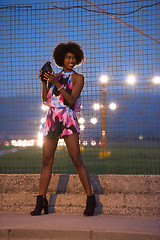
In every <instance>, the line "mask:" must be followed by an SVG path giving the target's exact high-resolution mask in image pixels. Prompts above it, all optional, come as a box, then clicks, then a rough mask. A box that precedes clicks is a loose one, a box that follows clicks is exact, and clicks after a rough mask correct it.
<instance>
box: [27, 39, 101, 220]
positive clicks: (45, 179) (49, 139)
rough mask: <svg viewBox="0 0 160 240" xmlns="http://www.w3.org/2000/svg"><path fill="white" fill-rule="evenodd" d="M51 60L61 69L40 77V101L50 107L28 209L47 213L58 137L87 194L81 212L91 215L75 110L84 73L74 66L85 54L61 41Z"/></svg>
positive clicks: (91, 200) (92, 203)
mask: <svg viewBox="0 0 160 240" xmlns="http://www.w3.org/2000/svg"><path fill="white" fill-rule="evenodd" d="M53 59H54V61H55V63H56V65H57V66H58V67H62V68H63V70H62V71H61V72H60V73H58V74H54V73H49V72H48V73H45V74H44V76H43V80H45V81H42V85H43V90H42V100H43V102H44V104H46V105H48V106H49V107H50V108H49V110H48V112H47V114H46V117H45V123H44V124H43V125H42V129H41V131H42V133H43V136H44V137H43V165H42V170H41V175H40V183H39V195H38V196H37V203H36V207H35V209H34V211H32V212H31V215H32V216H35V215H40V214H41V211H42V209H44V212H45V214H47V213H48V201H47V199H46V193H47V189H48V185H49V182H50V179H51V174H52V165H53V161H54V154H55V151H56V148H57V144H58V139H59V138H62V137H63V138H64V141H65V143H66V146H67V149H68V152H69V155H70V157H71V159H72V162H73V164H74V166H75V167H76V169H77V172H78V175H79V178H80V180H81V182H82V185H83V187H84V190H85V193H86V194H87V204H86V209H85V211H84V213H83V214H84V215H85V216H92V215H93V214H94V209H95V205H96V201H95V196H94V194H93V193H92V188H91V184H90V180H89V175H88V172H87V169H86V167H85V165H84V163H83V161H82V157H81V153H80V147H79V133H80V129H79V125H78V121H77V118H76V113H75V112H77V111H80V106H81V103H80V94H81V91H82V89H83V87H84V76H83V75H82V74H79V73H77V72H75V71H74V70H73V69H74V67H75V66H77V65H80V64H82V63H83V62H84V53H83V50H82V48H81V47H80V45H79V44H77V43H74V42H68V43H60V44H59V45H57V46H56V48H55V49H54V51H53ZM41 77H42V70H40V76H39V78H40V79H41ZM41 80H42V79H41ZM47 82H48V83H47Z"/></svg>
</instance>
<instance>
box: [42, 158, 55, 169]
mask: <svg viewBox="0 0 160 240" xmlns="http://www.w3.org/2000/svg"><path fill="white" fill-rule="evenodd" d="M52 164H53V157H52V156H49V155H48V156H47V155H43V167H46V166H52Z"/></svg>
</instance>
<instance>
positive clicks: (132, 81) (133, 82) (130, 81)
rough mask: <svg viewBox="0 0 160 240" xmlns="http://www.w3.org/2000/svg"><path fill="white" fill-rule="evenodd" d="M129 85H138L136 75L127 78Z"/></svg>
mask: <svg viewBox="0 0 160 240" xmlns="http://www.w3.org/2000/svg"><path fill="white" fill-rule="evenodd" d="M127 83H128V84H130V85H134V84H135V83H136V78H135V76H134V75H129V76H128V78H127Z"/></svg>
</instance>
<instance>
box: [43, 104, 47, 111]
mask: <svg viewBox="0 0 160 240" xmlns="http://www.w3.org/2000/svg"><path fill="white" fill-rule="evenodd" d="M41 109H42V110H43V111H47V110H48V109H49V107H48V106H46V105H44V104H42V106H41Z"/></svg>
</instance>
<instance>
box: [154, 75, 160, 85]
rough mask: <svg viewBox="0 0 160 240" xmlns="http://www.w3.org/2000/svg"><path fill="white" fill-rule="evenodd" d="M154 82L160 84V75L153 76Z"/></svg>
mask: <svg viewBox="0 0 160 240" xmlns="http://www.w3.org/2000/svg"><path fill="white" fill-rule="evenodd" d="M153 83H154V84H160V77H159V76H156V77H154V78H153Z"/></svg>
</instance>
